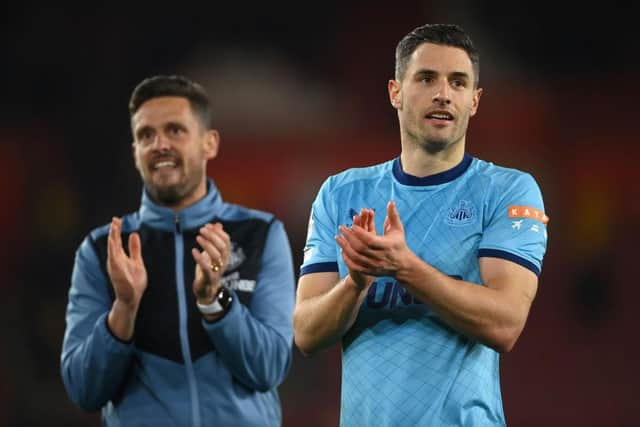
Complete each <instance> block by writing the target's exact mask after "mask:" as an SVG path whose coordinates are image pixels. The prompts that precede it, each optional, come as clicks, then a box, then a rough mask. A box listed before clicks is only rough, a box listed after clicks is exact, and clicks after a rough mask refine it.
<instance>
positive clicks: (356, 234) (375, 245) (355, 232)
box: [341, 225, 385, 251]
mask: <svg viewBox="0 0 640 427" xmlns="http://www.w3.org/2000/svg"><path fill="white" fill-rule="evenodd" d="M345 230H346V232H345V231H343V234H345V235H346V236H347V237H348V238H349V239H350V242H352V244H353V242H354V239H357V240H358V241H359V242H360V245H363V246H366V247H367V248H368V249H369V250H370V251H378V250H381V249H383V248H384V247H385V244H384V241H382V240H381V238H380V237H379V236H378V235H376V234H375V233H370V232H368V231H366V230H365V229H364V228H362V227H360V226H357V225H354V226H352V227H351V228H350V229H346V228H345ZM341 231H342V230H341ZM358 247H359V245H358Z"/></svg>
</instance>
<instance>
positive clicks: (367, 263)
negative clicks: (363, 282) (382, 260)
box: [336, 234, 377, 268]
mask: <svg viewBox="0 0 640 427" xmlns="http://www.w3.org/2000/svg"><path fill="white" fill-rule="evenodd" d="M336 242H337V243H338V245H339V246H340V249H342V253H343V256H344V255H346V256H348V257H349V259H351V260H352V261H353V262H354V263H356V264H357V265H358V266H360V268H369V267H372V266H374V265H376V264H377V259H376V258H375V257H371V256H369V255H367V254H366V253H363V252H361V251H359V250H357V249H356V248H354V247H353V245H351V243H350V242H349V241H348V240H347V238H346V237H345V236H344V235H342V234H340V235H338V236H336Z"/></svg>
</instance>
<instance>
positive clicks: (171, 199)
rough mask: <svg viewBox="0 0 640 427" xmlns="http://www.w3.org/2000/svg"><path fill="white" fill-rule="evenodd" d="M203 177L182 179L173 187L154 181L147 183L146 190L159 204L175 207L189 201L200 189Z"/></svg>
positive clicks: (172, 185)
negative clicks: (186, 200)
mask: <svg viewBox="0 0 640 427" xmlns="http://www.w3.org/2000/svg"><path fill="white" fill-rule="evenodd" d="M200 178H201V177H192V178H191V179H189V177H186V178H185V177H184V176H183V177H182V179H181V180H180V181H179V182H177V183H175V184H171V185H158V184H155V183H153V181H152V180H147V181H146V182H145V188H146V189H147V192H148V193H149V195H150V196H151V198H152V199H153V200H154V201H155V202H156V203H158V204H160V205H163V206H167V207H173V206H178V205H180V204H181V203H182V201H183V200H185V199H187V198H188V197H189V196H190V195H191V194H193V193H194V192H195V191H196V189H197V188H198V184H199V183H200Z"/></svg>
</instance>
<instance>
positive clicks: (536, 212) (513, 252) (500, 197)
mask: <svg viewBox="0 0 640 427" xmlns="http://www.w3.org/2000/svg"><path fill="white" fill-rule="evenodd" d="M497 187H498V191H494V192H492V198H490V199H489V200H488V202H487V203H488V206H487V214H488V215H487V216H488V223H487V224H486V225H485V229H484V234H483V237H482V240H481V241H480V246H479V250H478V257H493V258H503V259H507V260H509V261H513V262H515V263H517V264H520V265H522V266H523V267H525V268H528V269H529V270H531V271H533V272H534V273H535V274H536V275H540V272H541V270H542V260H543V257H544V254H545V252H546V249H547V222H548V220H549V217H548V216H547V215H546V214H545V211H544V203H543V200H542V193H541V192H540V188H539V187H538V184H537V183H536V181H535V179H534V178H533V177H532V176H531V175H529V174H525V173H522V174H520V175H518V176H517V177H516V178H515V179H513V177H511V179H510V180H509V183H508V184H507V185H506V186H504V187H503V186H500V185H498V186H497ZM505 187H506V188H505Z"/></svg>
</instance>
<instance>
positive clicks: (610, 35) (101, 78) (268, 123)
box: [0, 0, 640, 427]
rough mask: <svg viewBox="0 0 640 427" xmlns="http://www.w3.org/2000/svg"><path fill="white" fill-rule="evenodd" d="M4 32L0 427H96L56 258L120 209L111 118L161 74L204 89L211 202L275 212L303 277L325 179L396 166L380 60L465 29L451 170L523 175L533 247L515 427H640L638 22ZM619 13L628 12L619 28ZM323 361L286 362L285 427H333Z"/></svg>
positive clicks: (529, 7)
mask: <svg viewBox="0 0 640 427" xmlns="http://www.w3.org/2000/svg"><path fill="white" fill-rule="evenodd" d="M3 9H4V13H2V14H1V17H0V22H1V25H0V28H2V30H0V31H2V35H3V37H2V38H1V39H0V40H1V41H0V46H2V51H3V52H4V54H3V58H2V64H3V66H2V67H0V75H1V76H2V81H4V84H3V85H2V86H3V87H2V102H1V103H0V108H1V114H0V123H1V124H2V127H1V129H2V132H1V133H0V194H1V196H2V201H3V207H2V209H1V210H0V232H1V233H2V240H3V241H4V244H3V245H2V248H1V249H0V250H1V251H2V252H1V254H0V255H1V257H2V263H1V266H2V267H1V269H0V328H1V329H0V332H1V336H2V342H3V344H2V350H0V426H44V425H65V426H69V427H74V426H77V427H80V426H82V427H84V426H97V425H99V418H98V415H97V414H85V413H83V412H81V411H80V410H79V409H77V408H75V407H74V406H73V405H72V404H71V403H70V401H69V400H68V398H67V396H66V394H65V392H64V390H63V386H62V383H61V380H60V376H59V352H60V346H61V339H62V334H63V330H64V310H65V304H66V296H67V295H66V293H67V289H68V286H69V276H70V271H71V267H72V261H73V254H74V251H75V249H76V247H77V245H78V244H79V243H80V241H81V239H82V238H83V236H84V235H85V234H86V233H87V232H88V231H89V230H90V229H91V228H93V227H95V226H97V225H100V224H103V223H105V222H107V221H108V220H109V219H110V218H111V216H112V215H121V214H123V213H125V212H129V211H131V210H134V209H136V208H137V205H138V202H139V198H140V181H139V178H138V176H137V173H136V171H135V170H134V167H133V162H132V160H131V156H130V147H129V142H130V135H129V128H128V115H127V109H126V105H127V101H128V97H129V94H130V92H131V90H132V89H133V87H134V85H135V84H136V83H138V82H139V81H140V80H141V79H142V78H144V77H147V76H149V75H153V74H158V73H180V74H186V75H188V76H190V77H192V78H194V79H196V80H198V81H200V82H202V83H204V84H205V86H206V87H207V89H208V90H209V92H210V94H211V97H212V99H213V104H214V111H215V114H214V117H215V120H216V127H217V128H218V129H220V131H221V134H222V146H221V151H220V156H219V158H218V159H217V160H215V161H213V162H212V163H211V164H210V168H209V173H210V176H212V177H213V178H214V179H215V180H216V182H217V183H218V184H219V187H220V188H221V190H222V194H223V197H225V198H226V199H227V200H229V201H234V202H239V203H243V204H246V205H249V206H251V207H255V208H259V209H265V210H269V211H273V212H275V213H276V214H277V215H278V217H279V218H281V219H282V220H283V221H284V223H285V225H286V228H287V230H288V232H289V236H290V240H291V243H292V247H293V250H294V256H295V263H296V266H297V265H299V264H300V260H301V254H302V246H303V244H304V237H305V234H306V223H307V219H308V213H309V207H310V204H311V201H312V200H313V197H314V196H315V193H316V191H317V190H318V187H319V185H320V183H321V182H322V180H323V179H324V178H325V177H326V176H327V175H329V174H331V173H334V172H337V171H339V170H342V169H344V168H346V167H351V166H364V165H369V164H372V163H376V162H380V161H383V160H386V159H388V158H390V157H392V156H396V155H397V154H398V152H399V139H398V129H397V119H396V116H395V114H394V111H393V110H392V108H391V107H390V106H389V103H388V99H387V93H386V82H387V79H388V78H389V77H390V76H391V75H392V70H393V50H394V48H395V44H396V43H397V41H398V40H399V38H400V37H402V36H403V35H404V34H405V33H406V32H407V31H408V30H410V29H411V28H413V27H415V26H417V25H420V24H423V23H426V22H451V23H459V24H462V25H463V26H464V27H465V28H466V29H467V30H468V31H469V32H470V33H471V35H472V37H473V38H474V39H475V41H476V44H477V47H478V48H479V50H480V52H481V85H482V86H483V87H484V89H485V93H484V96H483V99H482V102H481V108H480V112H479V114H478V116H476V118H474V119H473V120H472V121H471V128H470V132H469V136H468V142H467V144H468V151H469V152H470V153H471V154H472V155H475V156H478V157H481V158H485V159H488V160H491V161H494V162H495V163H498V164H502V165H506V166H511V167H516V168H520V169H524V170H527V171H530V172H532V173H533V174H534V176H535V177H536V178H537V180H538V182H539V184H540V186H541V188H542V191H543V195H544V198H545V204H546V211H547V213H548V215H549V216H550V217H551V221H550V224H549V234H550V241H549V248H548V252H547V256H546V259H545V264H544V268H543V274H542V276H541V282H540V288H539V293H538V296H537V299H536V301H535V302H534V305H533V308H532V311H531V315H530V318H529V322H528V325H527V327H526V328H525V330H524V333H523V335H522V337H521V338H520V341H519V343H518V345H517V346H516V347H515V349H514V351H513V352H511V353H509V354H506V355H504V356H503V358H502V384H503V399H504V406H505V412H506V417H507V421H508V422H509V424H510V425H512V426H540V425H545V426H630V425H637V424H635V423H637V416H636V411H637V407H638V393H637V390H636V389H637V382H638V380H639V379H640V375H639V374H640V370H639V369H638V360H640V345H639V344H638V337H637V333H636V330H637V329H636V326H635V325H637V313H638V310H637V308H636V307H637V305H638V301H639V300H640V290H639V285H638V282H637V279H636V277H637V276H636V271H637V264H636V263H637V260H636V259H635V258H636V256H637V253H638V250H637V243H636V242H637V241H638V237H639V235H638V234H639V233H638V225H639V220H638V218H639V216H640V197H639V196H640V194H639V193H640V191H639V187H638V184H637V181H636V175H637V155H638V154H639V152H640V149H639V147H638V142H639V141H638V137H637V123H638V120H637V113H638V111H639V109H638V101H637V99H638V97H639V96H640V84H639V80H638V68H639V67H638V65H639V64H638V63H639V56H638V54H637V46H635V43H636V42H637V35H636V30H635V29H634V28H635V27H636V25H635V19H636V18H635V16H637V10H632V9H631V8H629V7H622V6H617V3H616V2H611V3H608V4H607V5H606V7H605V6H604V5H601V6H600V7H598V8H597V9H596V8H593V9H586V8H585V6H581V7H580V8H570V7H568V6H567V7H563V6H562V5H561V4H560V2H553V3H552V2H549V3H548V4H544V2H543V3H540V2H535V3H532V2H526V3H521V4H520V3H514V2H505V1H497V2H474V1H470V0H462V1H457V2H455V3H450V2H428V1H426V2H424V1H423V2H418V1H414V0H407V1H404V2H402V3H399V2H378V1H371V2H366V3H365V2H337V1H324V2H316V3H309V4H306V3H301V4H299V5H298V6H291V5H290V6H288V7H286V8H285V7H284V6H279V5H277V4H271V3H270V2H262V3H256V4H253V5H251V4H245V3H240V2H226V3H225V4H224V5H222V4H220V3H219V2H211V3H209V4H207V5H202V4H200V5H197V4H195V3H194V4H190V3H189V2H181V3H179V4H177V5H174V6H171V7H167V6H162V4H161V3H148V4H141V3H131V4H128V5H127V6H126V7H125V6H116V5H114V4H110V5H89V4H84V5H81V6H77V7H75V8H73V9H71V8H64V7H61V6H53V5H50V6H46V5H44V4H39V3H37V2H29V1H25V2H21V3H19V2H11V3H9V4H6V5H4V7H3ZM636 9H637V8H636ZM339 367H340V353H339V349H338V348H337V347H336V348H334V349H332V350H330V351H327V352H325V353H323V354H321V355H318V356H317V357H315V358H313V359H305V358H303V357H302V356H301V355H300V354H299V353H298V352H297V351H295V359H294V363H293V367H292V369H291V371H290V374H289V376H288V378H287V380H286V382H285V383H284V384H283V385H282V387H281V389H280V390H281V397H282V405H283V413H284V426H285V427H291V426H303V425H304V426H318V427H324V426H334V425H337V420H338V409H339V381H340V377H339Z"/></svg>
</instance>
